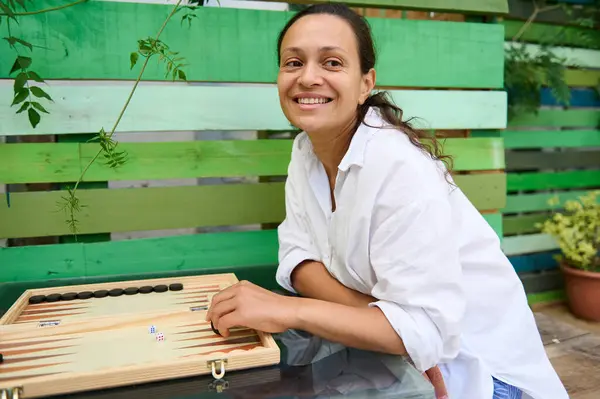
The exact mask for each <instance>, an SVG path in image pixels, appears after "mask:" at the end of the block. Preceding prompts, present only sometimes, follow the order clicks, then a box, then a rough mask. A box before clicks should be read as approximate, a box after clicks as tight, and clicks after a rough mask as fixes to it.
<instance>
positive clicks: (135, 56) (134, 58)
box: [129, 52, 139, 69]
mask: <svg viewBox="0 0 600 399" xmlns="http://www.w3.org/2000/svg"><path fill="white" fill-rule="evenodd" d="M138 58H139V54H138V53H135V52H133V53H131V54H130V55H129V60H130V61H131V68H130V69H133V67H134V66H135V64H136V63H137V61H138Z"/></svg>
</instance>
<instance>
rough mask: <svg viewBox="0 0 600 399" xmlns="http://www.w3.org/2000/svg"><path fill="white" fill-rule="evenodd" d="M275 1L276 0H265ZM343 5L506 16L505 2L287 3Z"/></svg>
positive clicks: (337, 0) (357, 0)
mask: <svg viewBox="0 0 600 399" xmlns="http://www.w3.org/2000/svg"><path fill="white" fill-rule="evenodd" d="M267 1H277V0H267ZM329 2H331V3H344V4H348V5H351V6H353V7H372V8H379V7H383V8H391V9H397V8H399V9H403V10H426V11H437V12H443V11H447V12H458V13H483V14H506V13H508V3H507V1H506V0H485V1H481V0H343V1H342V0H291V1H288V3H292V4H295V3H299V4H307V3H309V4H319V3H329Z"/></svg>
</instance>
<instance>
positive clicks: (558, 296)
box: [527, 290, 567, 306]
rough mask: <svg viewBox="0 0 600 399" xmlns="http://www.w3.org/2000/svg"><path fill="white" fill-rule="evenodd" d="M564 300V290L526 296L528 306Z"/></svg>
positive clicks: (565, 297)
mask: <svg viewBox="0 0 600 399" xmlns="http://www.w3.org/2000/svg"><path fill="white" fill-rule="evenodd" d="M566 299H567V296H566V294H565V291H564V290H554V291H545V292H539V293H528V294H527V303H528V304H529V306H535V305H544V304H547V303H552V302H563V301H565V300H566Z"/></svg>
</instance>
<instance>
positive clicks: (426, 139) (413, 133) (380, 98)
mask: <svg viewBox="0 0 600 399" xmlns="http://www.w3.org/2000/svg"><path fill="white" fill-rule="evenodd" d="M371 107H374V108H378V109H379V112H380V114H381V116H382V118H383V119H384V120H385V121H386V122H387V123H389V124H391V125H393V126H395V127H396V128H398V129H399V130H400V131H402V132H403V133H405V134H406V135H407V136H408V139H409V140H410V142H411V143H412V144H413V145H414V146H416V147H418V148H420V149H421V150H422V151H424V152H426V153H427V154H429V155H430V156H431V157H432V158H433V159H435V160H439V161H442V162H443V163H444V164H445V166H446V170H447V173H452V168H453V159H452V157H451V156H450V155H445V154H443V153H442V150H441V148H440V147H441V144H440V142H439V141H438V140H437V139H436V137H435V133H433V134H428V133H427V132H425V131H423V130H419V129H415V128H413V127H412V126H411V125H410V123H409V122H410V121H406V122H405V121H403V120H402V114H403V111H402V109H401V108H400V107H398V106H396V105H395V104H394V103H393V102H392V100H391V99H390V98H389V95H388V93H387V92H385V91H383V92H378V93H376V94H372V95H371V96H369V98H367V100H366V101H365V102H364V103H363V104H362V105H361V106H359V108H358V119H357V126H356V128H358V126H359V125H360V124H361V123H364V119H365V116H366V114H367V112H368V111H369V108H371ZM425 143H426V144H425Z"/></svg>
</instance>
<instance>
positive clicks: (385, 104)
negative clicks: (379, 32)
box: [277, 3, 452, 172]
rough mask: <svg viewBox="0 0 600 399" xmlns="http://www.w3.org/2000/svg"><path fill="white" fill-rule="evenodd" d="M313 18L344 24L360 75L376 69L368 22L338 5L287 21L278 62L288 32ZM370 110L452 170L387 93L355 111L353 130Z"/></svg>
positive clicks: (306, 11) (314, 8) (372, 97)
mask: <svg viewBox="0 0 600 399" xmlns="http://www.w3.org/2000/svg"><path fill="white" fill-rule="evenodd" d="M314 14H329V15H334V16H337V17H339V18H342V19H343V20H344V21H346V22H347V23H348V24H349V25H350V27H351V28H352V30H353V31H354V35H355V36H356V40H357V42H358V54H359V58H360V68H361V71H362V73H363V74H366V73H367V72H369V71H370V70H371V68H374V67H375V62H376V54H375V45H374V43H373V38H372V35H371V28H370V26H369V24H368V22H367V21H366V19H364V18H363V17H362V16H360V15H359V14H357V13H356V12H354V11H353V10H352V9H350V8H349V7H348V6H346V5H345V4H341V3H326V4H316V5H312V6H309V7H307V8H305V9H304V10H302V11H300V12H298V13H296V14H295V15H294V16H293V17H292V18H291V19H290V20H289V21H288V23H287V24H286V25H285V27H284V28H283V29H282V30H281V32H280V34H279V38H278V40H277V59H278V60H279V58H280V51H281V42H282V41H283V38H284V36H285V34H286V33H287V31H288V29H289V28H290V27H291V26H292V25H293V24H294V23H295V22H296V21H298V20H299V19H300V18H302V17H305V16H307V15H314ZM370 107H376V108H378V109H379V110H380V113H381V116H382V117H383V118H384V120H385V121H386V122H388V123H389V124H391V125H393V126H395V127H397V128H398V129H400V130H401V131H403V132H404V133H405V134H406V135H407V136H408V138H409V139H410V141H411V143H413V144H414V145H415V146H417V147H418V148H420V149H422V150H423V151H425V152H427V153H428V154H430V155H431V156H432V157H433V158H434V159H438V160H440V161H442V162H444V164H445V165H446V168H447V169H448V172H450V171H451V170H452V157H450V156H449V155H444V154H443V153H442V151H441V149H440V143H439V142H438V141H437V140H436V138H435V136H434V135H433V134H428V133H426V132H425V131H422V130H419V129H415V128H413V127H412V126H411V125H410V123H409V121H403V120H402V114H403V111H402V109H401V108H400V107H398V106H397V105H395V104H394V103H393V101H392V100H391V98H390V97H389V95H388V93H387V92H385V91H380V92H378V93H375V94H372V95H370V96H369V98H367V100H366V101H365V102H364V104H362V105H361V106H359V107H358V108H357V113H358V115H357V122H356V126H355V130H356V129H357V128H358V126H360V124H361V123H364V118H365V115H366V114H367V112H368V110H369V108H370ZM423 139H426V140H425V141H426V142H427V143H424V142H423Z"/></svg>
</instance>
